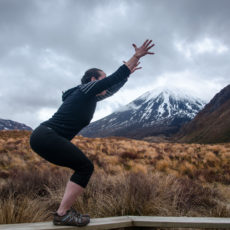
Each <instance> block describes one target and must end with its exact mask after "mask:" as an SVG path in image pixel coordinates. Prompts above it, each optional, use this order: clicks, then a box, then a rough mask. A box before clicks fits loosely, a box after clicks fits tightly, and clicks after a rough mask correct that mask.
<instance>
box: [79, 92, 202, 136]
mask: <svg viewBox="0 0 230 230" xmlns="http://www.w3.org/2000/svg"><path fill="white" fill-rule="evenodd" d="M204 105H205V103H204V102H203V101H202V100H201V99H198V98H195V97H193V96H192V95H189V94H188V93H185V92H184V91H182V90H179V89H169V88H164V89H160V88H159V89H157V90H150V91H147V92H146V93H144V94H142V95H141V96H140V97H138V98H136V99H135V100H134V101H132V102H130V103H128V104H127V105H124V106H121V107H120V108H119V109H117V110H116V111H114V112H113V113H112V114H110V115H108V116H106V117H104V118H102V119H100V120H98V121H95V122H93V123H91V124H90V125H89V126H88V127H87V128H85V129H84V131H82V132H81V133H82V135H85V134H86V135H87V136H91V137H94V136H95V135H97V136H107V135H115V136H116V135H121V136H126V137H133V138H134V137H141V136H143V135H146V134H147V133H148V134H151V135H154V134H155V135H159V134H164V135H170V134H172V133H175V132H176V131H178V130H179V128H180V127H181V125H182V124H184V123H186V122H188V121H190V120H191V119H193V118H194V117H195V115H196V114H197V113H198V112H199V111H200V110H201V109H202V108H203V107H204ZM143 132H145V134H143ZM93 133H94V134H93ZM99 133H100V134H99ZM91 134H92V135H91ZM147 136H148V135H147Z"/></svg>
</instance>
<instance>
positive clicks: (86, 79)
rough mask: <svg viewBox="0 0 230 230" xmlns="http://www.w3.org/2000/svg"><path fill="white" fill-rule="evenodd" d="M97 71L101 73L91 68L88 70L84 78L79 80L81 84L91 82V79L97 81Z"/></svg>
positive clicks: (98, 75) (98, 74)
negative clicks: (93, 78)
mask: <svg viewBox="0 0 230 230" xmlns="http://www.w3.org/2000/svg"><path fill="white" fill-rule="evenodd" d="M99 71H102V70H101V69H97V68H92V69H88V70H87V71H86V72H85V74H84V76H83V77H82V78H81V84H85V83H88V82H90V81H91V77H95V78H96V79H98V78H99V77H100V73H99Z"/></svg>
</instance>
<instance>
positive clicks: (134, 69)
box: [123, 61, 142, 74]
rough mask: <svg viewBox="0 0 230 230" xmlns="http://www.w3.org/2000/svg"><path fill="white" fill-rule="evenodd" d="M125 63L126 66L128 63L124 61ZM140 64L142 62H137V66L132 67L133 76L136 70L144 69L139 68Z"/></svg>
mask: <svg viewBox="0 0 230 230" xmlns="http://www.w3.org/2000/svg"><path fill="white" fill-rule="evenodd" d="M123 63H124V64H126V61H123ZM139 64H140V62H137V64H135V65H134V66H133V67H132V69H131V70H130V71H131V74H132V73H134V72H135V71H136V70H138V69H141V68H142V67H137V66H138V65H139Z"/></svg>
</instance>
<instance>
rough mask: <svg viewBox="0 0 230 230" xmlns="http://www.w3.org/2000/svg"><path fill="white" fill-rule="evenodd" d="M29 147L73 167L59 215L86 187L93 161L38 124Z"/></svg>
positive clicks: (53, 160) (55, 161)
mask: <svg viewBox="0 0 230 230" xmlns="http://www.w3.org/2000/svg"><path fill="white" fill-rule="evenodd" d="M30 145H31V148H32V149H33V150H34V151H35V152H36V153H38V154H39V155H40V156H41V157H43V158H45V159H46V160H48V161H49V162H51V163H54V164H57V165H60V166H65V167H69V168H71V169H73V170H74V171H75V172H74V173H73V175H72V176H71V177H70V180H69V181H68V183H67V185H66V189H65V193H64V196H63V199H62V201H61V204H60V207H59V208H58V210H57V212H58V214H60V215H63V214H65V212H66V211H67V210H68V209H69V208H70V207H71V206H72V205H73V204H74V202H75V200H76V198H77V196H79V195H81V194H82V192H83V190H84V188H86V186H87V184H88V182H89V180H90V177H91V175H92V173H93V171H94V165H93V163H92V162H91V161H90V160H89V159H88V158H87V156H86V155H85V154H84V153H83V152H82V151H81V150H80V149H79V148H78V147H77V146H75V145H74V144H73V143H72V142H70V141H69V140H67V139H66V138H64V137H61V136H59V135H58V134H57V133H55V132H54V131H53V130H50V129H48V128H47V127H44V126H39V128H38V129H36V130H34V132H33V133H32V135H31V137H30Z"/></svg>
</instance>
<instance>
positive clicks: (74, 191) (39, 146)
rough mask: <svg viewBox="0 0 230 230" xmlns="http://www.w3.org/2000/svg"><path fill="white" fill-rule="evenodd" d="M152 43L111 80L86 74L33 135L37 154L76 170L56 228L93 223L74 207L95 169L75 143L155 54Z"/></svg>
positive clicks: (97, 72)
mask: <svg viewBox="0 0 230 230" xmlns="http://www.w3.org/2000/svg"><path fill="white" fill-rule="evenodd" d="M151 42H152V40H150V41H149V40H146V41H145V42H144V43H143V45H142V46H140V47H139V48H137V46H136V45H135V44H133V47H134V48H135V54H134V55H133V56H132V57H131V59H130V60H129V61H127V62H124V64H123V65H122V66H120V67H119V68H118V70H117V71H116V72H114V73H113V74H111V75H110V76H108V77H106V75H105V73H104V72H103V71H102V70H100V69H96V68H93V69H90V70H88V71H86V72H85V75H84V76H83V77H82V79H81V83H82V84H80V85H78V86H76V87H73V88H71V89H69V90H67V91H66V92H64V93H63V95H62V100H63V103H62V105H61V106H60V107H59V109H58V111H57V112H56V113H55V114H54V115H53V116H52V117H51V118H50V119H49V120H47V121H44V122H42V123H41V124H40V125H39V126H38V127H37V128H36V129H35V130H34V131H33V132H32V134H31V136H30V145H31V148H32V149H33V151H35V152H36V153H37V154H39V155H40V156H41V157H43V158H44V159H46V160H47V161H49V162H52V163H54V164H56V165H60V166H65V167H69V168H71V169H73V170H74V173H73V175H72V176H71V177H70V180H69V181H68V182H67V185H66V189H65V192H64V196H63V198H62V201H61V204H60V206H59V208H58V210H57V211H56V212H55V213H54V217H53V224H55V225H76V226H83V225H87V224H88V223H89V222H90V216H89V215H87V214H85V215H83V214H80V213H79V212H77V211H76V210H75V209H74V208H72V207H71V206H72V205H73V203H74V201H75V199H76V197H77V196H79V195H80V194H81V193H82V192H83V190H84V189H85V188H86V186H87V184H88V182H89V180H90V177H91V175H92V173H93V171H94V165H93V163H92V162H91V161H90V160H89V158H87V156H86V155H85V154H84V153H83V152H82V151H81V150H80V149H79V148H78V147H77V146H75V145H74V144H73V143H71V139H73V137H74V136H75V135H76V134H77V133H78V132H79V131H80V130H81V129H82V128H84V127H85V126H87V125H88V124H89V123H90V121H91V119H92V117H93V114H94V112H95V108H96V103H97V101H100V100H103V99H104V98H106V97H109V96H111V95H113V94H114V93H115V92H117V91H118V90H119V89H120V88H121V87H122V86H123V85H124V84H125V82H126V81H127V79H128V77H129V75H130V74H131V73H133V72H134V71H135V70H137V69H140V68H141V67H138V65H139V63H140V62H139V59H140V58H141V57H143V56H145V55H147V54H154V53H152V52H149V50H150V48H151V47H153V46H154V44H151Z"/></svg>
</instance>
